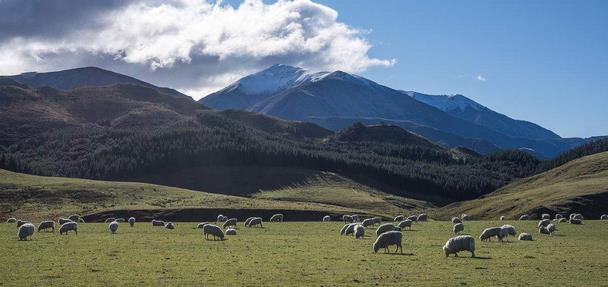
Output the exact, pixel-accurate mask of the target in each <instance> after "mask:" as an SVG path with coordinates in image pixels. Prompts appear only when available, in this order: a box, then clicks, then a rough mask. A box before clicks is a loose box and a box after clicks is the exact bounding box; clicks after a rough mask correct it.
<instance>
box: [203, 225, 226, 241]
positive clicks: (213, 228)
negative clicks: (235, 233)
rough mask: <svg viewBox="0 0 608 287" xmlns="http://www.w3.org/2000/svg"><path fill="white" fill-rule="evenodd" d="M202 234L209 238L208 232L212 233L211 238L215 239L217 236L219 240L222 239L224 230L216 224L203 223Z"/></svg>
mask: <svg viewBox="0 0 608 287" xmlns="http://www.w3.org/2000/svg"><path fill="white" fill-rule="evenodd" d="M203 234H204V235H205V239H207V240H209V235H210V234H211V235H213V240H216V239H217V238H219V239H220V240H224V231H222V229H221V228H220V227H219V226H217V225H213V224H207V225H205V226H204V227H203Z"/></svg>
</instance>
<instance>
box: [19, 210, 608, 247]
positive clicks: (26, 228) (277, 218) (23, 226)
mask: <svg viewBox="0 0 608 287" xmlns="http://www.w3.org/2000/svg"><path fill="white" fill-rule="evenodd" d="M283 219H284V215H283V214H274V215H273V216H272V217H270V220H269V221H270V222H282V221H283ZM468 219H469V217H468V216H467V215H466V214H462V215H461V216H460V217H453V218H452V224H453V226H452V231H453V233H454V234H455V235H456V236H455V237H452V238H450V239H449V240H448V241H447V242H446V243H445V245H444V246H443V251H444V253H445V256H446V257H447V256H449V255H450V254H454V255H455V256H458V252H462V251H468V252H471V256H472V257H475V238H474V237H472V236H470V235H460V233H461V232H463V231H464V229H465V224H464V223H465V221H467V220H468ZM529 219H530V216H529V215H521V216H520V217H519V220H529ZM427 220H428V215H427V214H424V213H423V214H418V215H411V216H408V217H405V216H403V215H398V216H396V217H395V218H394V220H393V221H394V222H395V223H384V224H382V218H380V217H371V218H362V217H360V216H358V215H343V216H342V221H344V222H345V223H346V224H345V225H344V226H343V227H342V228H341V229H340V234H341V235H351V234H352V235H354V237H355V239H361V238H363V237H364V236H365V230H366V228H369V227H374V226H376V225H378V227H377V228H376V236H377V238H376V240H375V241H374V243H373V244H372V249H373V251H374V252H378V250H380V249H384V251H385V252H390V250H389V247H390V246H393V245H394V246H396V249H395V252H398V251H400V252H401V253H403V247H402V241H403V233H402V230H405V229H410V230H411V229H412V223H414V222H425V221H427ZM500 220H501V221H502V220H505V217H504V216H501V217H500ZM583 220H584V218H583V216H582V215H581V214H579V213H572V214H570V215H569V218H568V219H566V218H565V217H564V216H563V215H562V214H556V215H555V217H554V219H553V220H551V216H550V215H549V214H542V215H541V220H540V221H539V222H538V225H537V228H538V232H539V233H540V234H547V235H551V234H552V233H553V232H555V231H556V230H557V228H556V224H557V223H562V222H569V223H570V224H582V222H583ZM600 220H608V215H607V214H604V215H602V216H601V217H600ZM322 221H323V222H329V221H331V217H330V216H329V215H326V216H324V217H323V218H322ZM58 222H59V224H60V225H61V226H60V228H59V234H60V235H64V234H66V235H67V234H68V232H69V231H73V232H74V233H75V234H78V223H84V219H83V218H82V216H80V215H78V214H73V215H70V216H69V217H67V218H59V220H58ZM105 222H106V223H108V230H109V232H110V233H112V234H115V233H116V232H117V231H118V227H119V223H121V222H128V223H129V225H130V227H134V226H135V222H136V219H135V218H134V217H130V218H129V219H128V220H125V219H124V218H114V217H110V218H107V219H106V220H105ZM7 223H12V224H16V225H17V228H18V232H17V236H18V238H19V240H27V239H28V238H31V237H32V236H33V235H34V231H35V230H36V227H35V226H34V224H32V223H30V222H27V221H22V220H17V219H16V218H9V219H8V220H7ZM151 223H152V226H159V227H164V228H166V229H175V225H174V224H173V223H172V222H164V221H162V220H156V219H153V220H152V222H151ZM237 223H238V220H237V218H228V217H226V216H224V215H222V214H220V215H218V216H217V221H216V224H217V225H216V224H211V223H209V222H201V223H199V224H197V226H196V228H197V229H202V231H203V235H204V236H205V239H207V240H209V238H210V237H213V240H218V239H219V240H224V236H225V235H236V234H237V229H236V227H237ZM220 224H221V227H220V226H219V225H220ZM244 225H245V227H248V228H251V227H260V228H262V227H263V219H262V218H261V217H249V218H247V219H246V220H245V222H244ZM46 230H50V231H52V232H54V231H55V222H54V221H52V220H45V221H42V222H41V223H40V224H39V225H38V228H37V231H38V232H41V231H46ZM516 235H517V231H516V229H515V227H514V226H513V225H510V224H505V225H502V226H498V227H488V228H486V229H484V230H483V231H482V232H481V234H480V235H479V239H480V240H481V241H485V240H488V241H490V240H491V239H492V238H494V237H496V239H497V240H498V241H502V240H503V239H505V238H508V237H509V236H514V237H515V236H516ZM518 239H519V240H528V241H531V240H532V235H531V234H530V233H520V234H519V237H518Z"/></svg>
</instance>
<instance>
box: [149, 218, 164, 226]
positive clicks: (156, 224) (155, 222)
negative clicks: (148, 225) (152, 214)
mask: <svg viewBox="0 0 608 287" xmlns="http://www.w3.org/2000/svg"><path fill="white" fill-rule="evenodd" d="M152 226H165V222H164V221H162V220H156V219H152Z"/></svg>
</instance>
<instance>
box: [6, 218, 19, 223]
mask: <svg viewBox="0 0 608 287" xmlns="http://www.w3.org/2000/svg"><path fill="white" fill-rule="evenodd" d="M6 223H17V219H16V218H14V217H11V218H9V219H7V220H6Z"/></svg>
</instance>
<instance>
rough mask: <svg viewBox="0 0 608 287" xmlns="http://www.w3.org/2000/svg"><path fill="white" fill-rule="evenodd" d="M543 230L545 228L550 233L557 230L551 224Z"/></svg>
mask: <svg viewBox="0 0 608 287" xmlns="http://www.w3.org/2000/svg"><path fill="white" fill-rule="evenodd" d="M545 228H547V230H549V232H550V233H553V232H555V230H557V229H556V228H555V224H553V223H551V224H549V225H547V226H546V227H545Z"/></svg>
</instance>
